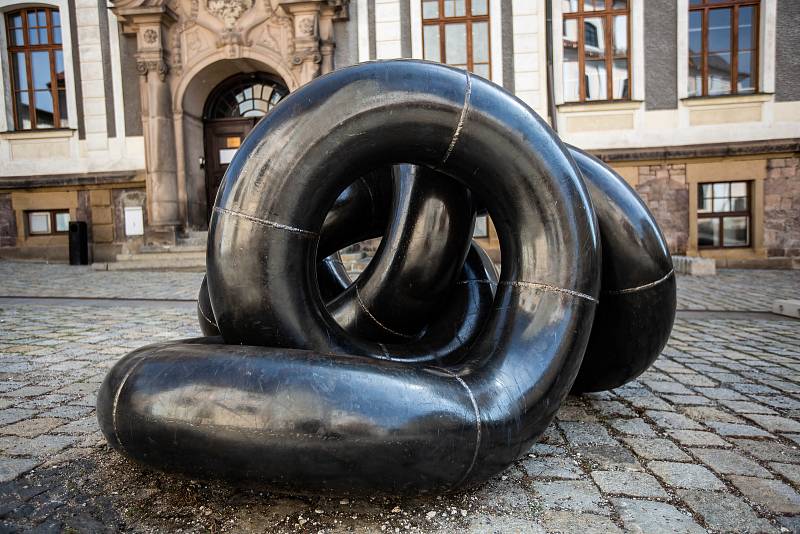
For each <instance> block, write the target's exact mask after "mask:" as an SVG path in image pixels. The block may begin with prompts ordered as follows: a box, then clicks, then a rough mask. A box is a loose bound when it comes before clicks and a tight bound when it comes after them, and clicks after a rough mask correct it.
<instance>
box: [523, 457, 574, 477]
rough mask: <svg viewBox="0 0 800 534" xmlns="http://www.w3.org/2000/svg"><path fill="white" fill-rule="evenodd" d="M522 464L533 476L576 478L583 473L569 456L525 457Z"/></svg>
mask: <svg viewBox="0 0 800 534" xmlns="http://www.w3.org/2000/svg"><path fill="white" fill-rule="evenodd" d="M522 466H523V467H524V468H525V471H526V472H527V473H528V475H530V476H532V477H534V478H562V479H578V478H581V476H582V475H583V471H581V469H580V468H579V467H578V466H577V465H576V464H575V462H574V461H572V460H571V459H570V458H563V457H555V456H550V457H544V458H527V459H525V460H523V462H522Z"/></svg>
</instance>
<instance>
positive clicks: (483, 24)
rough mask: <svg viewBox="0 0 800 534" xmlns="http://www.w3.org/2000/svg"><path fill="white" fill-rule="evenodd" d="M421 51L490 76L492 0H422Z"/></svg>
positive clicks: (428, 57) (488, 77)
mask: <svg viewBox="0 0 800 534" xmlns="http://www.w3.org/2000/svg"><path fill="white" fill-rule="evenodd" d="M422 51H423V57H424V58H425V59H428V60H431V61H438V62H440V63H447V64H448V65H452V66H454V67H460V68H462V69H467V70H469V71H471V72H474V73H475V74H477V75H478V76H483V77H484V78H487V79H490V78H491V60H490V58H489V0H423V1H422Z"/></svg>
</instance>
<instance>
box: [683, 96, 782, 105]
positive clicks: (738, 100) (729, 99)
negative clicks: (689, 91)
mask: <svg viewBox="0 0 800 534" xmlns="http://www.w3.org/2000/svg"><path fill="white" fill-rule="evenodd" d="M772 98H773V95H772V94H766V93H757V94H754V95H725V96H693V97H690V98H684V99H682V100H681V102H682V103H683V105H684V106H686V107H688V108H695V107H714V106H730V105H736V104H754V103H756V104H757V103H762V102H769V101H770V100H772Z"/></svg>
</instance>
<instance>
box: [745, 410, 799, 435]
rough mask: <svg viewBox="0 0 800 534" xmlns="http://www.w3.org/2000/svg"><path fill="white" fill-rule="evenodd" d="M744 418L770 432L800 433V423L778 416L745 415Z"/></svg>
mask: <svg viewBox="0 0 800 534" xmlns="http://www.w3.org/2000/svg"><path fill="white" fill-rule="evenodd" d="M745 417H746V418H748V419H750V420H751V421H753V422H754V423H756V424H757V425H759V426H761V427H763V428H765V429H767V430H768V431H770V432H800V422H797V421H795V420H793V419H789V418H788V417H781V416H779V415H760V414H745Z"/></svg>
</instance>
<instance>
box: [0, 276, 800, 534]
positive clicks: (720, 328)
mask: <svg viewBox="0 0 800 534" xmlns="http://www.w3.org/2000/svg"><path fill="white" fill-rule="evenodd" d="M15 265H19V264H15ZM26 265H27V264H26ZM4 269H6V270H5V271H4ZM66 269H67V268H66V267H64V266H61V267H60V268H58V269H54V270H52V271H48V272H50V273H52V278H51V281H52V280H54V279H57V280H60V281H61V282H59V283H60V284H63V285H65V286H69V287H70V288H71V289H72V290H73V291H78V292H79V293H78V294H80V295H81V296H95V297H96V296H100V295H112V296H119V297H124V296H128V297H133V298H143V297H142V295H143V294H146V295H149V296H150V297H149V298H176V297H174V296H173V295H174V294H178V295H181V297H180V298H191V297H193V296H194V293H195V291H196V287H197V286H196V281H197V280H196V278H197V273H88V272H87V273H86V274H84V275H82V276H80V277H78V278H79V279H80V284H81V285H79V284H78V283H76V282H75V281H74V280H73V279H72V278H70V277H69V276H68V274H69V272H71V271H66V272H65V270H66ZM11 271H12V273H16V274H12V275H11V279H10V283H11V287H14V288H15V290H16V288H19V287H25V282H24V281H20V280H18V279H19V278H23V279H24V278H25V277H29V276H30V274H28V275H24V274H20V273H21V272H23V271H17V270H13V269H12V270H11ZM8 272H9V270H8V268H7V266H4V265H3V264H2V263H0V273H2V274H0V276H2V278H0V280H2V282H0V285H2V288H3V291H2V292H3V293H6V294H15V293H14V291H9V290H8V289H7V287H8V286H7V283H8V282H7V281H9V277H8V276H7V275H6V276H4V275H5V274H6V273H8ZM40 272H41V271H40ZM734 274H736V273H734ZM758 274H759V275H760V274H761V273H758ZM769 274H771V275H775V276H776V278H778V279H780V280H779V282H776V283H780V284H782V285H781V287H783V288H784V289H783V290H782V291H783V294H784V295H786V294H787V293H786V291H791V290H793V291H794V293H797V286H796V285H794V286H793V282H792V281H791V280H796V278H792V277H794V276H795V275H794V274H793V273H777V274H776V273H769ZM780 274H785V275H786V277H787V279H788V281H787V279H782V278H781V277H780ZM108 275H114V276H117V277H119V278H116V279H115V278H113V277H110V278H106V276H108ZM121 275H122V276H121ZM184 275H187V276H188V275H191V276H193V277H195V278H194V279H192V278H182V277H183V276H184ZM128 276H130V278H127V277H128ZM737 276H738V275H737ZM737 276H734V277H733V278H732V279H734V280H741V282H738V283H740V284H742V285H743V287H733V288H732V289H731V290H732V291H739V290H742V291H747V292H750V293H752V294H758V293H760V292H764V291H765V290H766V288H760V289H759V288H752V287H749V286H746V285H744V284H745V283H746V282H747V281H748V280H749V281H750V285H751V286H752V285H753V284H760V283H762V278H761V277H760V276H750V277H746V276H738V277H737ZM14 277H16V278H17V279H15V278H14ZM138 280H143V282H142V284H143V286H142V288H140V287H138V286H137V285H135V284H136V283H138V282H137V281H138ZM684 280H685V279H681V283H682V284H683V282H684ZM772 281H774V280H771V281H770V283H772ZM29 282H30V283H31V285H36V284H35V283H34V282H32V281H30V280H29ZM717 282H718V281H714V282H713V283H717ZM37 283H38V284H39V287H40V289H39V291H38V292H37V293H34V294H35V295H38V296H46V295H48V294H49V292H50V291H51V290H50V289H48V287H49V285H48V284H47V283H46V282H37ZM691 283H692V284H696V285H697V287H698V288H705V287H706V285H705V284H709V283H712V282H709V279H705V278H704V279H694V280H691ZM126 284H130V285H126ZM181 284H183V285H184V286H186V287H183V286H181ZM105 286H107V287H105ZM190 286H191V287H190ZM682 287H685V286H682ZM787 288H788V289H787ZM62 289H63V288H61V287H58V288H55V289H53V291H62ZM190 289H191V292H189V290H190ZM91 291H97V292H98V293H91ZM106 291H108V292H106ZM114 291H116V293H115V292H114ZM170 291H175V293H171V292H170ZM699 291H700V289H698V290H697V291H694V292H692V298H694V299H697V303H698V304H699V305H703V300H702V299H701V298H700V297H698V296H697V293H698V292H699ZM86 293H89V294H88V295H87V294H86ZM748 294H749V293H748ZM773 294H777V293H773ZM187 295H188V297H187ZM713 297H714V294H713V293H712V294H710V297H709V298H713ZM683 301H684V300H683V298H682V302H683ZM717 306H718V304H716V303H714V304H713V305H711V304H709V305H708V307H709V308H714V309H718V308H717ZM744 309H747V308H744ZM751 309H752V308H751ZM695 317H697V316H693V318H692V319H691V320H687V319H681V318H679V319H678V321H677V322H676V325H675V329H674V331H673V335H672V338H671V340H670V343H669V345H668V347H667V349H666V350H665V352H664V354H663V355H662V357H661V358H660V359H659V360H658V361H657V362H656V364H655V365H654V367H653V368H651V369H650V370H649V371H647V372H646V373H645V374H644V375H643V376H642V377H640V379H639V380H637V381H635V382H633V383H631V384H629V385H627V386H625V387H623V388H620V389H618V390H615V391H614V392H609V393H603V394H592V395H584V396H581V397H571V398H570V399H569V400H568V402H567V403H566V404H565V405H564V406H563V408H562V409H561V411H560V412H559V414H558V418H557V421H556V422H555V423H554V424H553V425H551V427H550V428H549V429H548V431H547V433H546V434H545V436H544V437H543V438H542V440H541V442H540V443H539V444H537V445H535V446H534V447H533V448H532V449H531V450H530V451H529V453H528V454H527V455H526V456H525V457H524V458H522V459H521V460H520V461H518V462H517V463H515V464H514V465H513V466H511V467H510V468H509V469H508V470H507V471H505V472H504V473H502V474H501V475H499V476H498V477H496V478H495V479H493V480H491V481H490V482H489V483H487V484H485V485H483V486H481V487H478V488H475V489H473V490H470V491H467V492H461V493H457V494H453V495H447V496H443V497H414V498H389V497H386V498H384V497H373V498H355V497H347V496H336V497H332V498H319V497H296V496H282V495H276V494H271V493H267V492H263V491H259V489H258V488H255V489H241V488H240V489H234V488H232V487H230V486H228V485H225V484H222V483H217V482H213V481H197V480H189V479H186V478H182V477H178V476H173V475H166V474H162V473H157V472H153V471H150V470H148V469H146V468H142V467H140V466H137V465H135V464H132V463H131V462H128V461H127V460H125V459H123V458H122V457H121V456H120V455H119V454H117V453H116V452H114V451H111V450H109V449H108V447H107V446H106V445H105V442H104V440H103V438H102V435H101V434H100V432H99V430H98V427H97V422H96V420H95V413H94V404H95V392H96V391H97V389H98V387H99V384H100V382H101V381H102V379H103V377H104V375H105V373H106V371H107V369H108V368H109V367H110V366H111V365H112V364H113V362H114V361H115V360H116V359H117V358H119V357H120V356H121V355H123V354H124V353H126V352H127V351H129V350H131V349H133V348H136V347H139V346H141V345H143V344H146V343H150V342H154V341H157V340H162V339H171V338H178V337H185V336H194V335H199V329H198V327H197V326H196V319H195V315H194V309H193V305H192V303H191V302H186V303H180V302H173V303H169V304H165V305H160V306H157V307H148V306H142V305H138V306H125V305H124V304H122V305H120V304H117V305H114V306H104V305H94V304H93V305H86V304H85V303H83V302H81V301H77V300H65V301H63V302H58V303H56V304H55V305H53V304H50V305H39V304H36V303H35V302H34V303H31V302H30V301H25V302H18V301H15V300H13V299H0V532H6V531H11V532H13V531H17V530H37V531H45V532H46V531H53V532H59V531H68V532H69V531H72V532H75V531H79V532H83V531H110V530H131V531H148V532H166V531H170V532H172V531H178V530H182V531H244V532H288V531H295V530H302V531H308V532H320V531H325V532H346V531H361V532H365V531H377V532H380V531H386V532H405V531H409V530H411V531H426V532H429V531H430V532H454V531H471V532H580V533H581V534H585V533H589V532H620V531H632V532H689V533H693V532H706V531H715V532H716V531H731V532H734V531H735V532H798V531H800V493H798V491H799V490H800V448H798V447H800V336H798V332H800V322H798V321H794V320H790V319H779V318H775V319H773V320H739V319H736V320H731V319H727V318H725V316H724V314H708V317H709V318H707V319H706V318H701V319H696V318H695Z"/></svg>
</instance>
